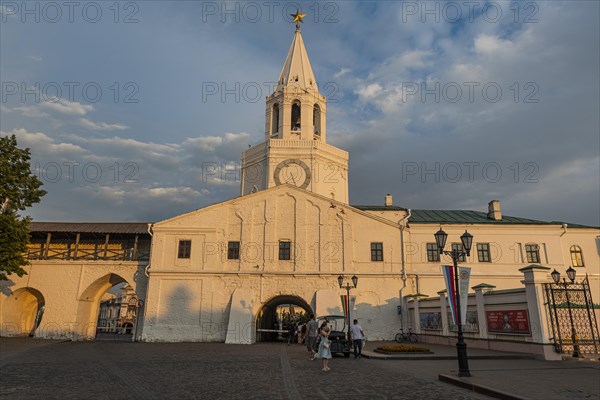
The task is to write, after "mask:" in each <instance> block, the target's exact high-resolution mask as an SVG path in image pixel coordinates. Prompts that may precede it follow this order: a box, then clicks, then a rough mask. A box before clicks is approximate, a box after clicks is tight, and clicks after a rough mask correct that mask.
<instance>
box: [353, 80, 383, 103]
mask: <svg viewBox="0 0 600 400" xmlns="http://www.w3.org/2000/svg"><path fill="white" fill-rule="evenodd" d="M382 91H383V88H382V87H381V85H380V84H379V83H371V84H369V85H366V86H365V85H363V86H359V87H358V88H357V89H356V91H355V93H356V94H358V96H359V97H360V98H361V100H372V99H373V98H375V97H377V96H378V95H379V94H381V92H382Z"/></svg>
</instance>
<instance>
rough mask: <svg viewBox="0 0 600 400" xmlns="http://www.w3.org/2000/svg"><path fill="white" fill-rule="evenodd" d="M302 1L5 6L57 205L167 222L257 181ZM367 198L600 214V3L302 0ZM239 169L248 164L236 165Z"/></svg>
mask: <svg viewBox="0 0 600 400" xmlns="http://www.w3.org/2000/svg"><path fill="white" fill-rule="evenodd" d="M296 4H298V3H293V2H278V1H274V2H262V1H259V2H252V1H250V2H235V1H230V2H204V3H199V2H198V3H196V2H191V1H169V2H167V1H129V2H127V1H124V2H120V3H117V4H116V5H115V3H114V2H100V1H98V2H75V3H74V5H70V6H69V5H65V4H64V3H63V2H46V3H45V2H4V1H3V2H2V3H1V5H2V8H1V9H0V11H1V14H0V18H2V19H1V25H0V27H1V31H0V60H1V61H0V66H1V77H0V78H1V81H2V102H1V104H0V105H1V123H0V129H1V131H2V135H11V134H15V135H17V139H18V143H19V145H20V146H22V147H30V148H31V153H32V168H33V171H34V173H35V174H36V175H38V176H39V177H40V178H41V180H42V181H43V182H44V183H45V184H44V189H46V190H47V191H48V194H47V195H46V196H45V197H44V198H43V201H42V202H41V203H40V204H38V205H36V206H34V207H33V208H31V209H29V210H28V211H27V213H28V214H29V215H31V216H32V217H33V218H34V219H35V220H38V221H158V220H161V219H165V218H168V217H171V216H174V215H177V214H180V213H184V212H187V211H190V210H193V209H197V208H201V207H204V206H206V205H209V204H213V203H216V202H220V201H223V200H226V199H229V198H231V197H235V196H237V195H239V180H238V179H237V177H236V170H237V171H238V172H239V160H240V153H241V151H243V150H244V149H246V148H248V145H251V144H256V143H258V142H260V141H261V140H263V135H264V107H265V105H264V98H265V96H267V95H269V94H270V92H271V91H272V87H273V86H272V83H273V82H274V81H276V80H277V77H278V74H279V71H280V69H281V67H282V65H283V62H284V59H285V56H286V54H287V51H288V48H289V45H290V43H291V40H292V37H293V33H294V27H293V25H292V24H291V23H290V17H289V16H288V14H289V13H291V12H294V11H295V8H296ZM299 4H301V6H302V10H303V12H306V13H307V14H308V16H307V17H306V18H305V23H304V25H303V26H302V32H303V37H304V41H305V44H306V46H307V50H308V53H309V56H310V60H311V63H312V67H313V70H314V72H315V75H316V78H317V81H318V83H319V86H320V88H321V91H322V92H323V94H325V95H327V96H328V99H329V100H328V101H329V102H328V141H329V143H331V144H333V145H336V146H338V147H341V148H343V149H345V150H347V151H349V153H350V173H349V182H350V200H351V203H352V204H383V200H384V196H385V194H386V193H391V194H393V195H394V202H395V204H397V205H401V206H404V207H409V208H413V209H473V210H481V211H484V210H486V207H487V203H488V202H489V201H490V200H492V199H500V200H501V202H502V209H503V212H504V213H505V214H508V215H515V216H522V217H528V218H536V219H542V220H560V221H567V222H572V223H582V224H588V225H595V226H597V225H600V210H599V206H598V204H600V193H599V192H600V154H599V153H600V133H599V131H600V127H599V108H600V101H599V93H600V78H599V75H600V73H599V71H600V65H599V60H600V54H599V42H598V37H599V36H600V32H599V15H600V10H599V2H597V1H564V2H562V1H538V2H533V1H523V2H519V3H515V2H513V1H510V2H504V1H495V2H494V1H492V2H489V1H474V2H471V3H468V4H465V2H462V1H460V2H451V1H450V2H447V1H444V2H435V1H430V2H399V1H398V2H392V1H390V2H387V1H385V2H384V1H367V2H365V1H361V2H359V1H339V2H333V1H330V2H327V1H324V2H313V1H311V2H300V3H299ZM232 171H233V172H232Z"/></svg>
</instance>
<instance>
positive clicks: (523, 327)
mask: <svg viewBox="0 0 600 400" xmlns="http://www.w3.org/2000/svg"><path fill="white" fill-rule="evenodd" d="M486 317H487V326H488V332H490V333H515V334H519V335H529V334H531V329H530V328H529V315H528V314H527V310H506V311H487V312H486Z"/></svg>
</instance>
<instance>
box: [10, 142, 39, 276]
mask: <svg viewBox="0 0 600 400" xmlns="http://www.w3.org/2000/svg"><path fill="white" fill-rule="evenodd" d="M30 159H31V156H30V153H29V149H28V148H27V149H20V148H18V147H17V138H16V137H15V135H12V136H3V137H0V201H1V202H2V203H1V205H0V280H6V279H8V278H7V276H8V275H10V274H13V273H15V274H17V275H18V276H23V275H24V274H26V272H25V270H24V269H23V266H25V265H28V264H29V262H28V261H27V259H26V258H25V257H24V253H25V252H26V251H27V243H29V221H30V218H29V217H21V216H19V215H18V214H17V213H18V211H23V210H25V209H26V208H27V207H30V206H31V205H32V204H34V203H39V201H40V199H41V198H42V196H44V195H45V194H46V191H45V190H42V189H40V188H39V187H40V186H42V182H41V181H40V180H39V179H38V178H37V177H36V176H35V175H33V174H32V173H31V169H30V168H31V167H30V165H29V160H30Z"/></svg>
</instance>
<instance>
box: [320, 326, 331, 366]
mask: <svg viewBox="0 0 600 400" xmlns="http://www.w3.org/2000/svg"><path fill="white" fill-rule="evenodd" d="M329 331H330V330H329V327H327V326H326V327H324V328H323V329H321V332H320V334H319V336H320V337H321V342H320V343H319V351H318V352H317V358H320V359H321V360H322V362H323V369H321V371H324V372H327V371H330V370H331V368H329V359H331V341H330V340H329Z"/></svg>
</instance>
